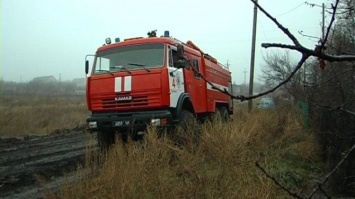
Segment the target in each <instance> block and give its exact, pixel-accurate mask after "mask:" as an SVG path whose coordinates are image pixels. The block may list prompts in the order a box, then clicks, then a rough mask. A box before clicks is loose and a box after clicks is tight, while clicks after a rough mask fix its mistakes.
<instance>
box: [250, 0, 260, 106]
mask: <svg viewBox="0 0 355 199" xmlns="http://www.w3.org/2000/svg"><path fill="white" fill-rule="evenodd" d="M255 2H256V3H258V0H255ZM257 14H258V7H257V6H256V4H254V18H253V37H252V44H251V58H250V78H249V96H251V95H253V86H254V63H255V41H256V24H257V17H258V15H257ZM252 108H253V100H251V99H250V100H249V101H248V109H249V111H250V110H251V109H252Z"/></svg>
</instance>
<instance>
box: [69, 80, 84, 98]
mask: <svg viewBox="0 0 355 199" xmlns="http://www.w3.org/2000/svg"><path fill="white" fill-rule="evenodd" d="M72 83H74V84H75V94H77V95H84V94H85V90H86V78H74V79H73V81H72Z"/></svg>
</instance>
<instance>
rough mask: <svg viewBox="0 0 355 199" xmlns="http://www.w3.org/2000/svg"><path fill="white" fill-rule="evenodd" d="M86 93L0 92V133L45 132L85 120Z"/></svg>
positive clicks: (5, 134) (32, 133)
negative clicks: (52, 94) (38, 93)
mask: <svg viewBox="0 0 355 199" xmlns="http://www.w3.org/2000/svg"><path fill="white" fill-rule="evenodd" d="M88 114H89V112H88V111H87V108H86V102H85V96H33V95H0V136H1V137H4V136H6V137H14V136H24V135H44V134H48V133H51V132H53V131H55V130H58V129H72V128H74V127H76V126H78V125H82V124H85V119H86V116H87V115H88Z"/></svg>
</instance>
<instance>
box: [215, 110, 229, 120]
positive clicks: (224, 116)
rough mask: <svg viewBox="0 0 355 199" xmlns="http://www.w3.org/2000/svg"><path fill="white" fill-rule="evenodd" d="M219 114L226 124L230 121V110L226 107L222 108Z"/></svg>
mask: <svg viewBox="0 0 355 199" xmlns="http://www.w3.org/2000/svg"><path fill="white" fill-rule="evenodd" d="M218 109H219V113H220V115H221V119H222V121H223V122H226V121H228V120H229V114H228V110H227V108H226V107H225V106H220V107H219V108H218Z"/></svg>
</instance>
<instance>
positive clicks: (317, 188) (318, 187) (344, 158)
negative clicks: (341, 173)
mask: <svg viewBox="0 0 355 199" xmlns="http://www.w3.org/2000/svg"><path fill="white" fill-rule="evenodd" d="M354 149H355V144H354V145H353V146H352V147H351V148H350V149H349V150H348V151H347V152H346V153H345V155H344V157H343V158H342V159H341V160H340V161H339V162H338V164H337V165H336V166H335V167H334V169H333V170H331V171H330V172H329V173H328V174H327V175H325V176H324V178H323V180H322V181H321V182H320V183H319V184H318V186H317V187H316V188H314V189H313V191H312V193H311V194H310V195H309V197H308V198H312V197H313V195H314V194H315V193H316V192H317V191H318V190H319V189H320V188H321V186H322V185H324V183H326V182H327V181H328V179H329V177H330V176H331V175H333V173H334V172H335V171H336V170H338V168H339V167H340V165H342V164H343V162H344V161H345V160H346V158H348V156H349V154H350V153H351V152H352V151H353V150H354Z"/></svg>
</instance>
